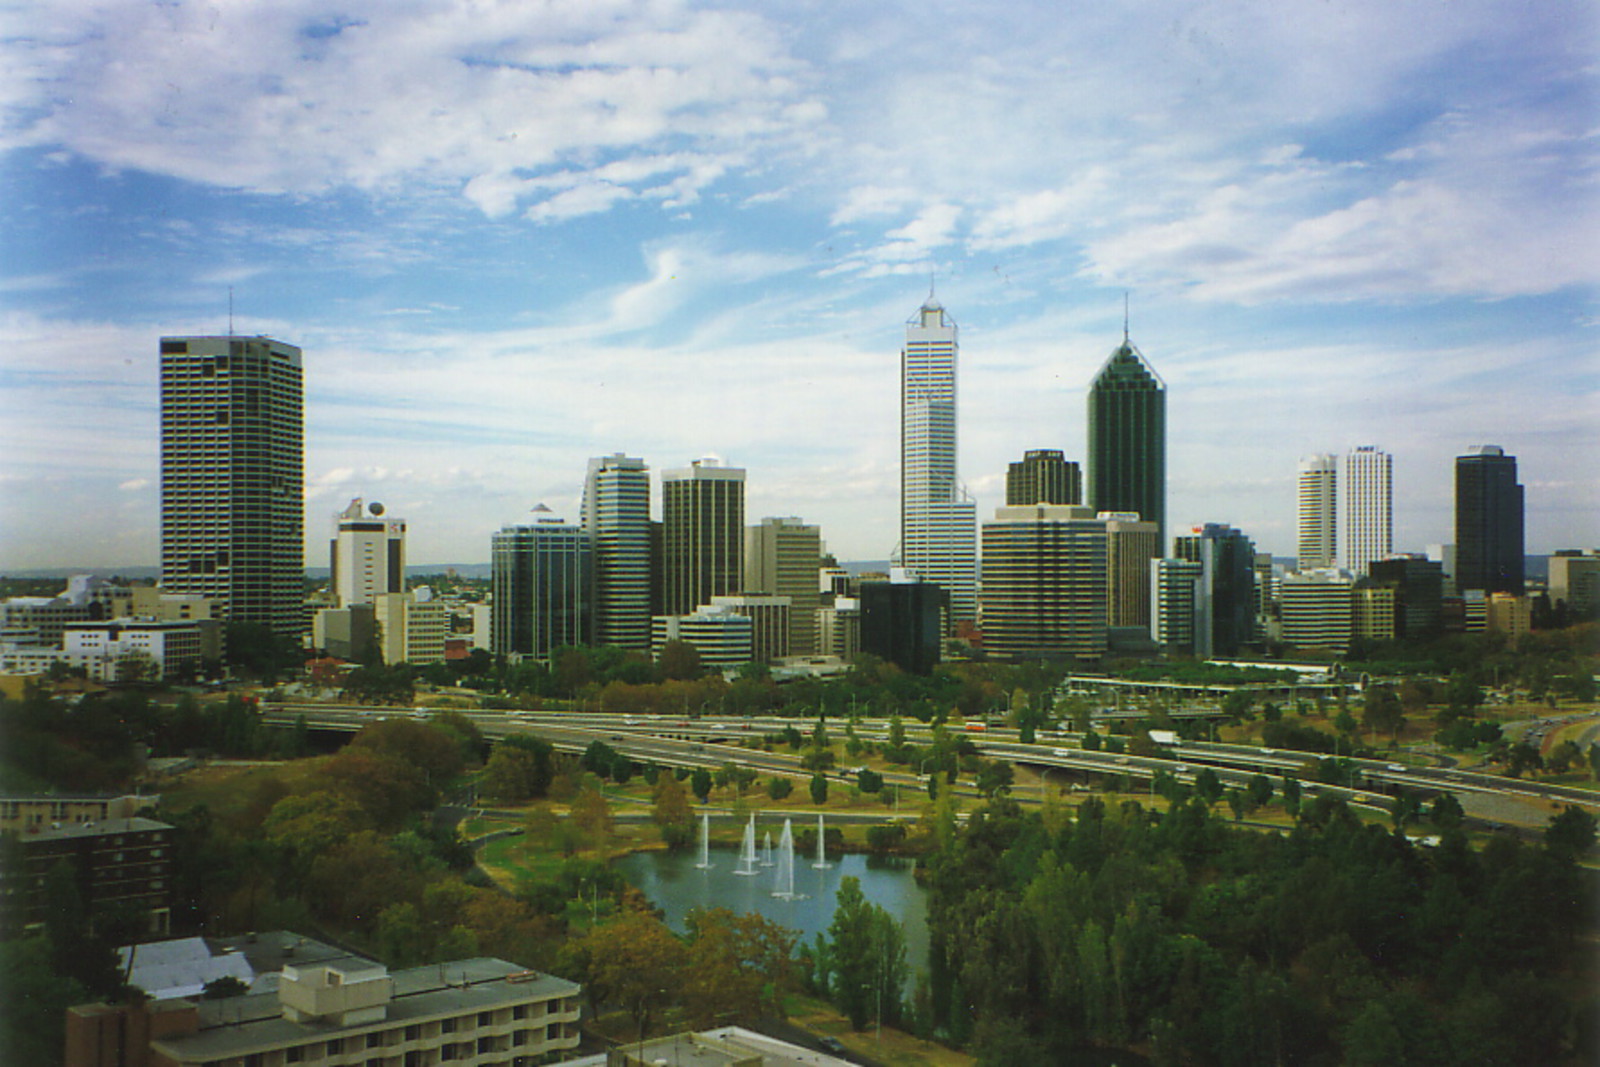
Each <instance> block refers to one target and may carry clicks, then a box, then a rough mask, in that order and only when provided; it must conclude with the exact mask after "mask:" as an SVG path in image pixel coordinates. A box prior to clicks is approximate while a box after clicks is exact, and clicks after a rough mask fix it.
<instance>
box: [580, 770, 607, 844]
mask: <svg viewBox="0 0 1600 1067" xmlns="http://www.w3.org/2000/svg"><path fill="white" fill-rule="evenodd" d="M572 822H573V824H574V825H575V826H577V828H578V831H579V833H581V834H583V836H584V839H585V840H587V841H588V842H589V845H590V847H591V848H593V849H595V850H597V851H604V850H605V847H606V843H607V842H608V841H609V840H610V838H611V831H612V828H613V820H612V818H611V805H610V804H608V803H607V802H606V797H605V794H604V793H602V792H600V787H599V785H597V784H585V785H584V787H583V788H582V789H580V790H578V795H577V796H576V797H574V798H573V800H572Z"/></svg>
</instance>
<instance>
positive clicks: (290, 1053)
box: [283, 1045, 306, 1063]
mask: <svg viewBox="0 0 1600 1067" xmlns="http://www.w3.org/2000/svg"><path fill="white" fill-rule="evenodd" d="M305 1058H306V1050H305V1049H304V1048H301V1047H300V1046H298V1045H296V1046H295V1047H293V1048H290V1049H287V1050H285V1052H284V1054H283V1059H284V1062H285V1063H299V1062H300V1061H301V1060H303V1059H305Z"/></svg>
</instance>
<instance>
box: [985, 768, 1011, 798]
mask: <svg viewBox="0 0 1600 1067" xmlns="http://www.w3.org/2000/svg"><path fill="white" fill-rule="evenodd" d="M1015 780H1016V769H1015V768H1013V767H1012V766H1011V764H1010V763H1008V762H1006V761H1005V760H987V761H985V762H984V764H983V766H982V767H980V768H979V769H978V775H977V780H976V781H977V786H978V792H979V793H981V794H983V795H984V796H986V797H991V798H992V797H996V796H999V795H1001V794H1003V793H1009V792H1011V783H1012V782H1013V781H1015Z"/></svg>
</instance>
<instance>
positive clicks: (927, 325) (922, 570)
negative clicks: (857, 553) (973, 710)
mask: <svg viewBox="0 0 1600 1067" xmlns="http://www.w3.org/2000/svg"><path fill="white" fill-rule="evenodd" d="M957 348H958V344H957V336H956V324H955V321H954V320H952V319H951V318H950V317H949V316H948V315H946V314H945V310H944V307H943V305H941V304H940V303H939V301H938V300H937V299H935V298H934V297H933V296H932V295H931V294H930V295H929V297H928V299H927V301H926V302H924V303H923V305H922V307H921V308H919V309H918V311H917V314H916V315H915V316H914V317H913V318H912V319H911V320H910V321H909V322H907V323H906V343H905V348H904V349H902V350H901V354H900V563H901V565H902V566H903V567H905V568H906V569H907V570H910V571H912V572H913V573H915V574H916V576H917V577H918V578H919V579H921V580H922V581H925V582H932V583H933V584H935V585H937V586H939V587H940V588H941V589H942V590H943V591H944V593H945V595H946V596H948V597H949V613H948V620H947V628H948V629H949V630H951V631H953V630H954V629H955V628H956V627H957V626H958V625H960V624H962V623H971V622H974V621H975V620H976V619H977V614H978V546H977V531H978V521H977V520H978V516H977V507H976V505H975V504H974V502H973V501H972V500H970V499H968V498H967V496H966V494H965V493H963V492H962V491H961V488H960V486H959V485H958V484H957V482H956V354H957Z"/></svg>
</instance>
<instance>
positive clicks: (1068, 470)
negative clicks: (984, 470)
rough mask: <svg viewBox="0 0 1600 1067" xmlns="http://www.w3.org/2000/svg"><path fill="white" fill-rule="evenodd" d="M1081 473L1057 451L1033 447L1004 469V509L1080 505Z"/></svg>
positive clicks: (1081, 500)
mask: <svg viewBox="0 0 1600 1067" xmlns="http://www.w3.org/2000/svg"><path fill="white" fill-rule="evenodd" d="M1082 503H1083V473H1082V472H1081V471H1080V470H1079V469H1078V465H1077V464H1076V463H1073V462H1071V461H1070V460H1068V459H1067V458H1066V456H1065V454H1063V453H1062V452H1061V450H1060V449H1056V448H1035V449H1030V450H1029V451H1027V452H1024V453H1023V454H1022V459H1021V460H1020V461H1018V462H1016V463H1013V464H1011V466H1010V467H1008V468H1007V469H1006V506H1007V507H1022V506H1025V505H1028V504H1082Z"/></svg>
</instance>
